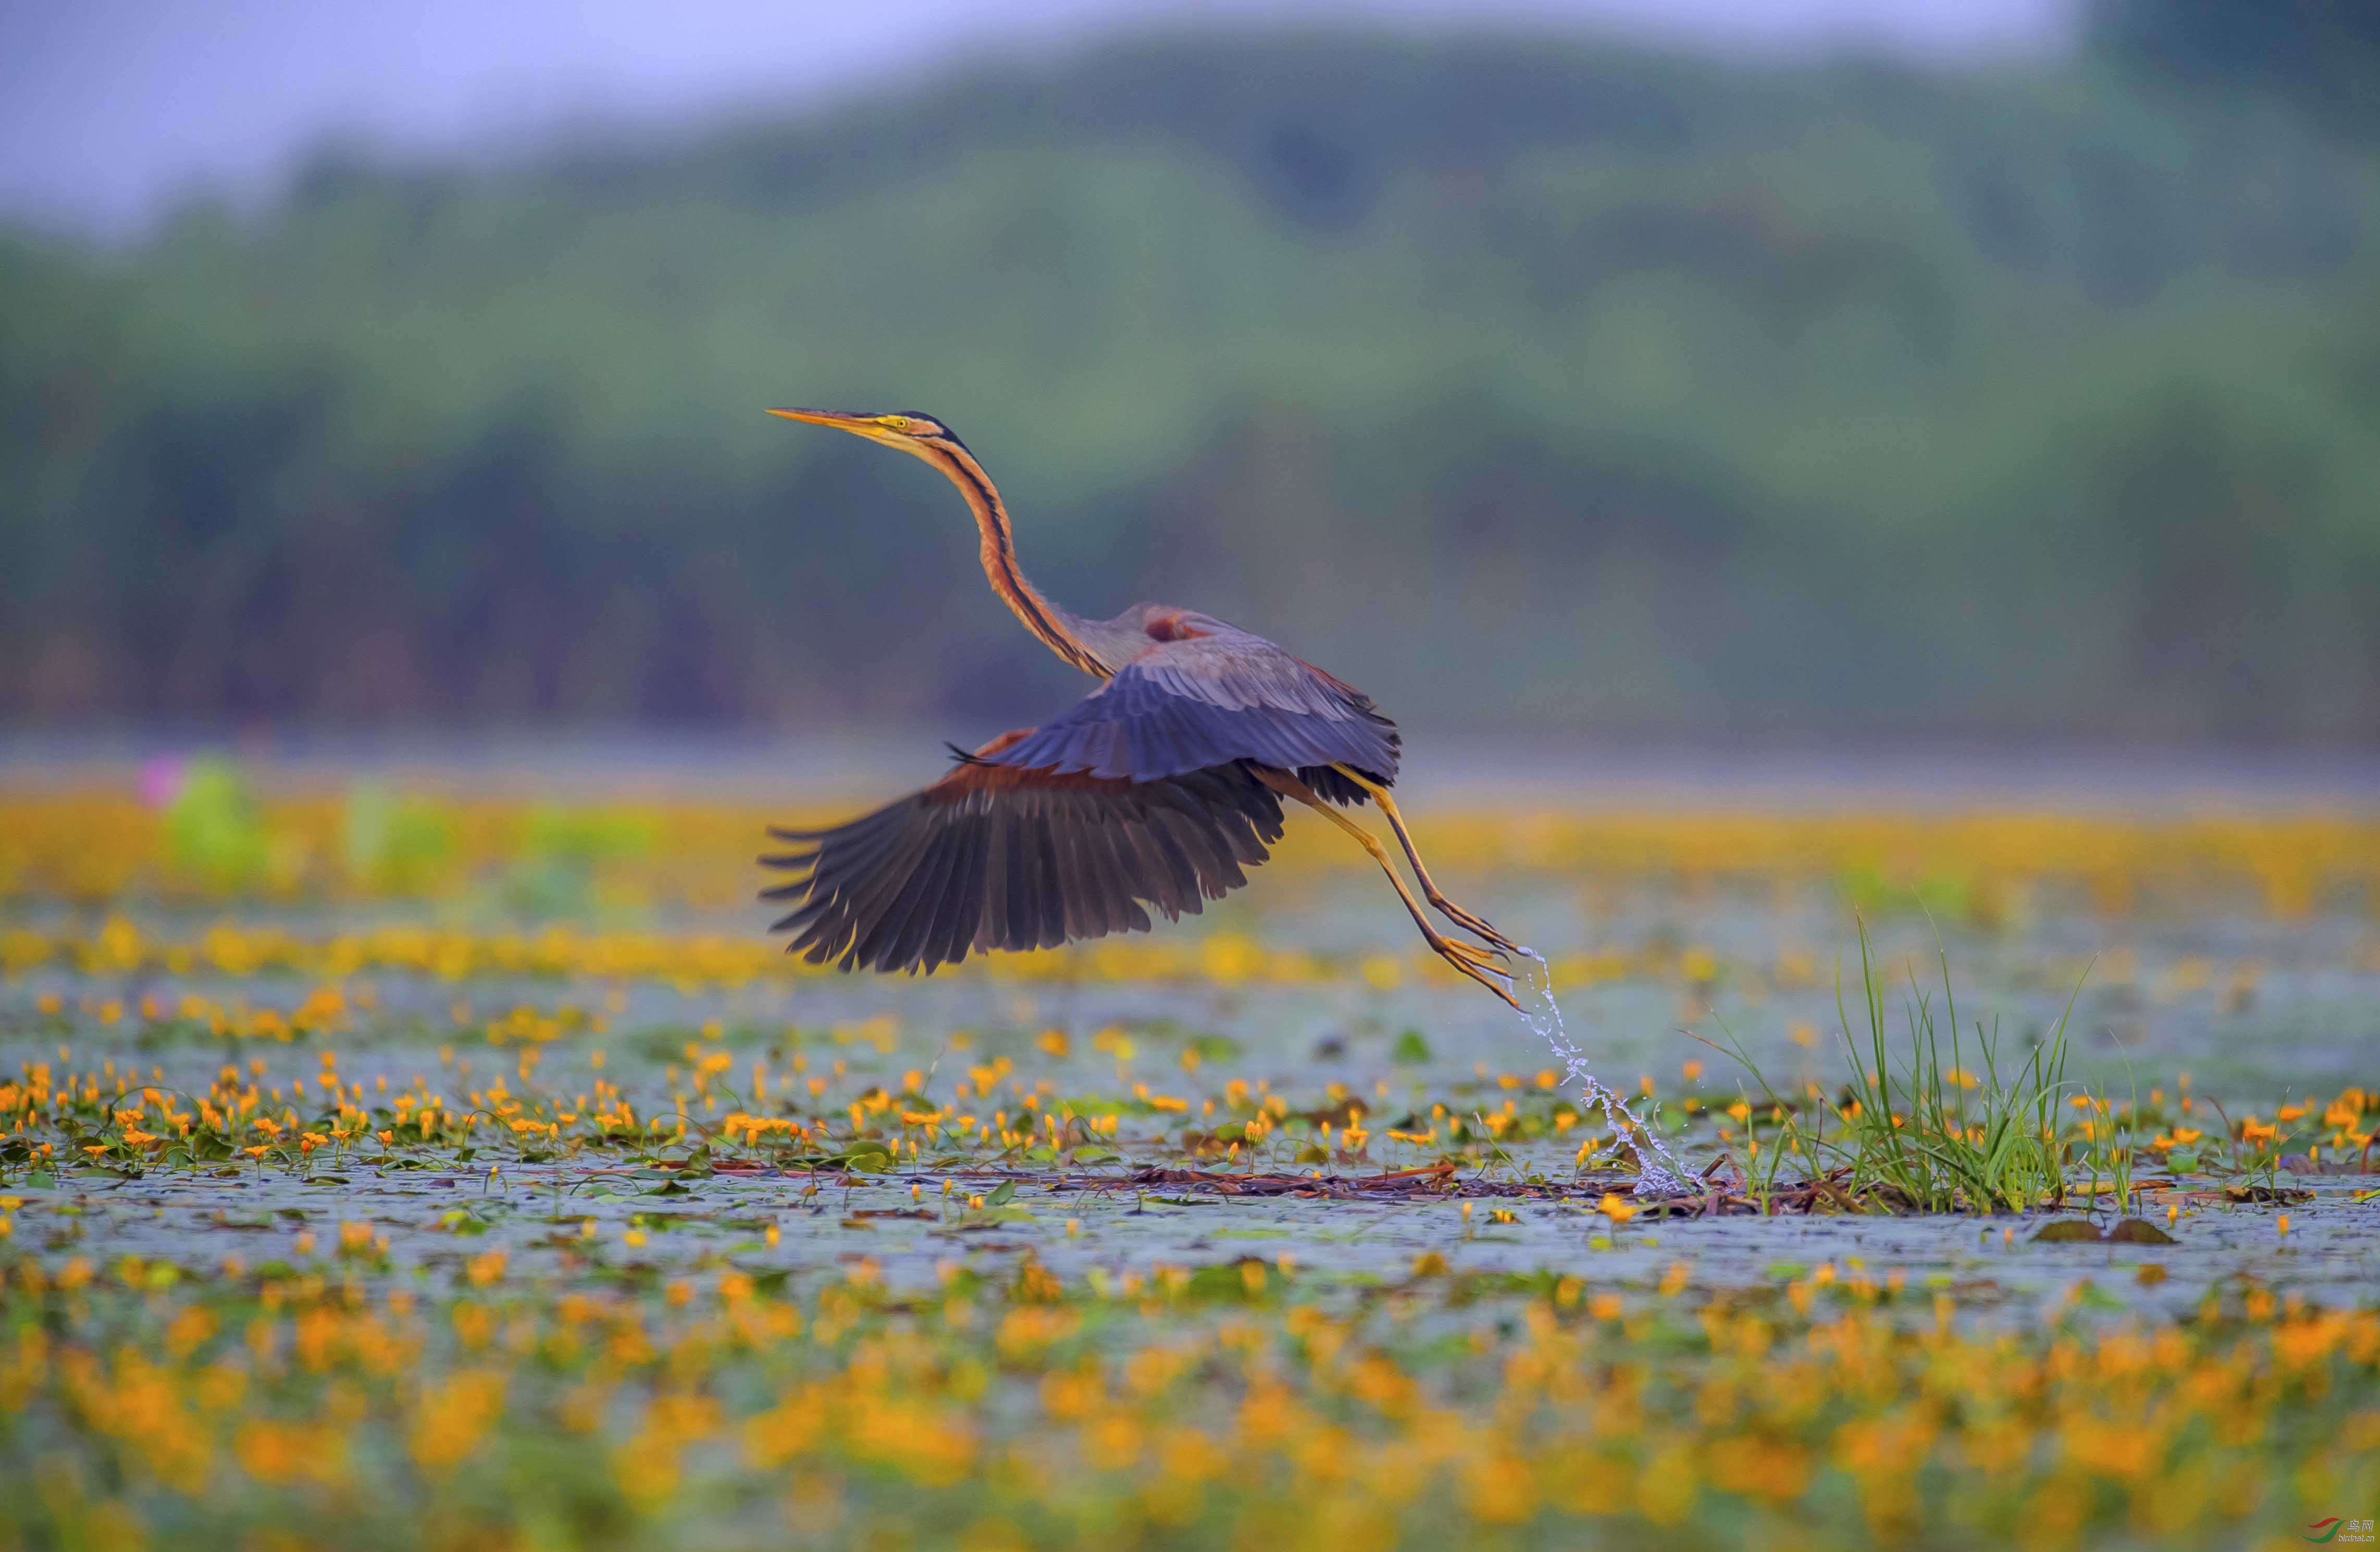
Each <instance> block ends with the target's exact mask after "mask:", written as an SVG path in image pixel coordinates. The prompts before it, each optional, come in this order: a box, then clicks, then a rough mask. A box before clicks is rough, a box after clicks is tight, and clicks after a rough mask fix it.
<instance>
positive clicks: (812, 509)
mask: <svg viewBox="0 0 2380 1552" xmlns="http://www.w3.org/2000/svg"><path fill="white" fill-rule="evenodd" d="M2251 8H2252V9H2253V10H2255V11H2256V13H2257V14H2258V15H2281V14H2283V13H2287V14H2289V15H2291V16H2298V17H2301V18H2311V19H2307V20H2305V21H2304V23H2303V28H2304V31H2305V36H2304V37H2303V38H2302V39H2300V40H2299V41H2298V43H2289V40H2288V39H2286V38H2275V37H2271V36H2265V35H2261V34H2260V35H2259V36H2260V37H2263V38H2264V42H2263V43H2260V44H2259V46H2256V47H2245V46H2242V45H2240V43H2237V41H2236V40H2235V39H2233V38H2232V37H2231V33H2230V31H2228V30H2230V29H2233V28H2234V26H2235V24H2236V21H2237V17H2238V14H2239V10H2240V8H2239V7H2237V6H2228V7H2227V6H2223V5H2221V4H2218V3H2216V0H2189V3H2183V0H2172V3H2169V4H2161V5H2149V4H2146V3H2145V0H2144V3H2143V4H2139V5H2111V6H2103V7H2102V8H2101V9H2100V10H2099V11H2098V12H2097V13H2095V26H2094V29H2093V31H2092V33H2091V38H2092V42H2091V43H2090V45H2089V46H2087V47H2085V48H2083V50H2081V51H2079V52H2078V53H2077V54H2076V55H2073V56H2071V57H2068V58H2064V59H2059V60H2054V61H2039V62H2033V63H2027V64H2022V65H2003V66H1998V67H1990V68H1986V69H1978V70H1972V71H1965V72H1957V73H1950V72H1943V71H1936V70H1928V69H1922V68H1918V67H1910V66H1903V65H1894V64H1889V63H1884V62H1876V61H1864V62H1863V61H1846V62H1834V63H1825V64H1803V65H1794V66H1785V65H1776V64H1757V63H1748V62H1742V61H1718V60H1712V59H1706V58H1699V57H1694V56H1687V55H1671V54H1664V53H1658V52H1650V51H1646V50H1643V49H1638V48H1633V47H1623V46H1618V45H1609V44H1598V43H1584V42H1552V41H1548V40H1546V39H1539V38H1495V37H1486V36H1482V37H1472V38H1464V39H1460V40H1448V39H1437V40H1424V39H1416V38H1412V37H1406V36H1400V35H1386V34H1367V33H1312V34H1277V35H1267V36H1257V37H1240V38H1232V37H1215V36H1208V37H1199V38H1196V39H1175V40H1168V41H1150V42H1143V43H1134V44H1130V45H1123V46H1115V47H1111V48H1109V49H1106V50H1104V51H1101V52H1097V53H1092V54H1089V55H1083V56H1079V57H1077V58H1075V59H1072V60H1070V61H1067V62H1064V63H1062V64H1057V65H1051V66H1046V67H1023V66H1007V67H983V68H980V69H978V70H976V71H974V72H972V73H969V74H965V75H963V76H960V77H957V78H953V79H944V80H941V81H940V82H937V83H934V84H931V85H929V86H926V87H921V88H916V89H911V90H906V91H904V92H899V93H896V94H888V95H883V96H879V97H876V98H873V99H869V100H865V101H861V102H858V103H855V104H848V105H845V106H844V107H842V108H840V109H838V110H836V111H834V112H832V113H831V114H828V115H825V116H811V117H806V118H802V119H799V120H795V121H790V122H762V121H748V122H740V123H737V124H734V125H730V126H727V127H723V128H710V129H708V130H705V131H702V132H700V133H688V134H683V135H674V136H672V135H656V134H651V133H645V134H641V135H638V136H637V137H634V138H628V137H623V138H619V139H616V140H612V141H600V142H581V143H577V144H573V145H571V146H568V147H566V148H562V149H558V150H553V151H549V152H547V153H540V155H538V156H536V157H534V158H532V159H525V160H520V161H516V162H514V163H509V164H498V165H469V166H447V167H413V166H399V165H385V164H383V163H378V162H375V161H373V160H371V159H370V158H365V157H358V156H346V155H338V154H324V155H322V156H320V157H318V158H317V159H316V160H315V161H314V162H313V163H312V164H311V165H310V166H309V167H308V169H307V170H306V171H305V172H304V173H303V175H302V176H300V177H297V179H296V180H295V181H294V182H293V183H292V185H291V186H290V187H289V188H288V189H287V190H286V192H285V195H284V196H283V197H282V198H280V199H279V200H277V201H276V202H273V204H272V205H271V206H270V207H269V208H266V209H263V210H261V211H242V210H238V209H235V208H232V207H230V206H228V205H225V204H222V203H198V204H194V205H191V206H189V207H188V208H186V209H184V210H182V211H180V212H179V213H177V214H176V215H174V216H173V217H172V218H171V219H170V220H169V221H167V222H166V223H164V225H163V226H162V227H161V228H160V229H158V230H157V231H155V232H154V233H153V234H152V235H151V236H149V237H147V238H143V239H142V240H140V242H138V243H137V244H134V245H130V246H126V247H121V248H106V247H97V246H82V245H78V244H74V243H70V242H67V241H63V240H58V239H53V238H39V237H36V236H34V235H31V234H29V233H22V232H19V233H16V234H13V235H8V236H5V237H0V469H5V470H6V476H5V480H0V716H6V717H9V718H12V719H18V720H24V719H91V718H95V717H134V718H156V717H166V718H208V719H212V718H226V717H238V718H249V717H256V716H307V717H320V718H327V719H334V720H358V719H377V718H407V719H416V718H436V719H445V720H467V721H468V720H485V719H495V718H506V719H532V720H540V721H551V720H565V719H567V720H579V719H593V720H602V719H620V718H640V719H661V720H694V721H739V722H748V723H761V724H769V723H776V722H784V723H793V722H795V721H800V720H806V719H813V718H819V717H826V716H834V715H860V714H866V715H892V716H908V715H928V714H932V713H935V712H938V711H943V710H946V709H953V708H957V707H965V708H967V709H968V711H969V714H970V715H971V716H973V717H974V718H976V719H977V720H980V721H984V722H985V723H986V724H987V725H988V726H991V727H996V726H1000V725H1002V722H1001V720H1000V719H1003V718H1015V717H1027V718H1029V717H1031V716H1033V715H1037V714H1045V713H1047V712H1048V711H1050V709H1052V708H1053V707H1054V706H1056V705H1058V704H1061V703H1062V701H1063V698H1066V697H1070V696H1072V695H1073V694H1075V693H1076V692H1077V691H1078V690H1079V688H1080V685H1079V681H1078V680H1076V679H1075V678H1074V677H1073V676H1071V675H1070V674H1069V673H1068V672H1067V671H1066V670H1065V669H1063V668H1062V666H1059V665H1057V664H1056V663H1055V662H1054V661H1053V660H1050V659H1049V658H1048V656H1047V654H1044V653H1043V652H1042V651H1041V649H1039V648H1038V647H1037V646H1035V645H1034V644H1033V643H1032V642H1029V641H1028V640H1026V638H1025V637H1024V636H1023V634H1022V633H1021V632H1018V631H1017V630H1016V629H1014V626H1013V624H1012V622H1011V621H1010V620H1009V619H1008V617H1007V616H1006V615H1005V613H1004V612H1003V611H1002V609H1001V607H1000V605H998V604H997V603H996V602H995V601H993V600H992V599H991V598H990V595H989V593H987V592H986V591H985V589H984V588H983V586H982V584H981V581H980V580H979V577H978V576H977V573H976V570H975V552H974V544H973V543H972V539H971V536H970V535H969V533H968V532H967V531H966V529H965V522H966V518H965V511H964V508H963V507H961V506H960V505H959V504H958V502H957V500H956V499H955V497H954V495H953V493H952V492H950V491H949V489H948V488H947V487H946V486H944V485H943V484H942V483H941V481H940V480H939V479H938V478H937V477H936V476H934V475H933V474H932V473H931V472H930V471H929V470H925V469H923V468H922V467H920V466H918V465H917V464H914V463H911V462H909V461H907V460H905V459H901V458H895V457H892V456H891V455H889V454H887V453H885V452H883V451H881V450H880V449H876V448H872V447H869V446H866V445H864V444H862V443H860V442H858V441H856V439H852V438H846V437H838V436H835V435H832V434H829V433H826V432H822V431H815V430H811V429H808V428H800V427H795V426H790V425H787V424H785V423H784V422H776V421H770V420H767V419H765V418H764V417H762V416H761V415H760V414H759V408H760V407H761V406H763V405H768V404H782V403H822V404H827V405H832V406H837V407H847V408H858V409H901V408H912V407H915V408H923V409H929V410H931V411H933V412H934V413H936V414H938V415H941V416H942V417H943V418H944V419H946V420H947V421H949V422H951V423H952V424H953V425H954V426H955V427H957V428H958V430H959V432H960V433H961V434H962V435H964V436H965V437H966V438H967V440H968V442H969V444H970V445H971V446H973V447H974V448H975V449H976V451H977V453H978V454H979V455H980V456H981V457H982V458H984V459H985V461H986V463H987V464H988V465H989V466H990V469H991V470H992V471H993V473H994V475H995V477H996V478H998V479H999V480H1000V481H1001V482H1002V487H1003V489H1004V490H1005V491H1006V493H1007V494H1008V495H1009V498H1010V504H1011V506H1012V507H1014V510H1015V512H1016V514H1017V518H1018V521H1019V525H1020V549H1021V551H1022V553H1023V556H1024V558H1025V562H1026V567H1027V568H1028V569H1030V570H1031V571H1032V572H1033V573H1034V574H1035V575H1036V577H1037V579H1038V580H1040V581H1041V583H1042V584H1043V585H1044V586H1045V587H1046V588H1048V589H1049V590H1050V591H1051V592H1052V593H1055V594H1056V595H1057V596H1058V597H1060V598H1062V599H1063V600H1065V601H1067V602H1068V603H1070V604H1072V605H1075V607H1077V608H1079V609H1082V610H1084V611H1085V612H1091V613H1107V612H1110V611H1111V610H1113V609H1115V608H1119V607H1122V606H1123V605H1125V604H1128V603H1131V602H1132V601H1134V600H1135V599H1136V598H1141V597H1148V596H1154V597H1159V598H1164V599H1170V600H1172V601H1177V602H1184V603H1189V604H1193V605H1197V606H1199V607H1202V608H1206V609H1208V610H1210V611H1212V612H1214V613H1217V614H1220V615H1223V616H1224V617H1229V618H1233V619H1235V620H1237V621H1239V622H1240V623H1243V624H1245V625H1246V626H1248V627H1250V628H1251V629H1258V630H1261V631H1264V632H1266V633H1268V634H1269V635H1272V636H1274V637H1276V638H1278V639H1280V640H1281V641H1283V642H1286V643H1288V644H1290V645H1291V646H1292V647H1293V649H1294V650H1297V651H1299V652H1301V653H1302V654H1304V655H1306V656H1309V657H1312V658H1314V659H1316V660H1317V661H1320V662H1323V663H1325V664H1327V665H1330V666H1334V667H1335V668H1337V669H1338V670H1339V671H1340V672H1342V673H1344V674H1347V675H1350V676H1352V677H1354V678H1356V679H1357V680H1359V681H1360V682H1362V683H1363V684H1364V685H1366V688H1368V689H1370V690H1373V691H1374V692H1375V693H1376V694H1378V696H1380V698H1381V699H1382V700H1383V702H1384V703H1387V704H1388V705H1389V706H1390V708H1391V710H1393V711H1396V712H1398V713H1399V714H1401V715H1408V716H1414V715H1428V716H1434V717H1437V718H1439V719H1441V720H1444V721H1450V722H1468V723H1474V724H1476V725H1479V726H1482V727H1530V728H1540V729H1543V730H1546V731H1548V732H1552V733H1557V734H1560V733H1570V732H1573V731H1576V730H1578V729H1580V728H1581V727H1586V728H1599V729H1606V730H1617V729H1623V728H1625V729H1633V730H1639V731H1643V730H1669V731H1677V732H1687V733H1699V734H1726V733H1733V732H1745V733H1750V734H1755V735H1761V736H1771V735H1781V734H1804V735H1806V734H1812V733H1825V732H1837V731H1853V732H1878V733H1956V734H1967V735H1977V736H1990V735H2001V734H2076V733H2081V734H2087V735H2093V736H2117V737H2141V738H2184V739H2206V738H2213V739H2291V740H2314V741H2359V742H2367V741H2370V740H2372V739H2375V738H2380V606H2375V605H2380V284H2375V283H2380V263H2375V255H2376V254H2380V153H2375V149H2374V135H2373V134H2372V133H2371V130H2372V128H2373V124H2374V109H2373V104H2374V102H2375V101H2380V93H2375V92H2373V91H2372V90H2370V89H2369V87H2370V83H2371V82H2372V81H2373V80H2374V79H2380V78H2375V75H2374V70H2373V61H2374V59H2375V58H2380V52H2375V51H2374V47H2373V46H2372V40H2373V31H2372V29H2371V27H2370V26H2369V25H2368V24H2359V22H2358V21H2357V19H2356V18H2360V17H2369V16H2372V15H2374V14H2380V13H2375V12H2374V11H2372V10H2364V9H2362V8H2360V7H2358V8H2355V11H2354V14H2353V15H2352V16H2350V15H2349V14H2348V8H2346V7H2337V8H2336V9H2337V11H2338V18H2343V19H2338V18H2334V19H2337V22H2338V24H2337V26H2336V27H2333V28H2331V30H2330V31H2327V32H2326V31H2325V30H2324V29H2325V26H2327V25H2328V23H2326V22H2325V19H2324V18H2326V17H2330V15H2331V13H2332V11H2333V10H2334V7H2331V6H2325V5H2320V4H2308V5H2305V6H2300V7H2297V8H2295V9H2292V8H2291V7H2289V6H2278V7H2272V8H2266V7H2251ZM2285 45H2286V46H2285ZM2359 48H2360V49H2361V50H2362V52H2361V53H2360V54H2358V53H2357V52H2356V51H2357V50H2358V49H2359Z"/></svg>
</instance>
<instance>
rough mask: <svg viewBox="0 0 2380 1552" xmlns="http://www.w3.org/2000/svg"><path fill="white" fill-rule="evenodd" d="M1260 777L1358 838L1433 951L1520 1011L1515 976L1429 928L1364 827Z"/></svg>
mask: <svg viewBox="0 0 2380 1552" xmlns="http://www.w3.org/2000/svg"><path fill="white" fill-rule="evenodd" d="M1256 776H1257V780H1259V781H1261V782H1263V783H1264V784H1265V785H1266V786H1267V787H1269V788H1272V789H1273V790H1274V791H1276V792H1278V793H1280V794H1281V796H1282V797H1284V798H1293V799H1295V800H1297V801H1299V802H1301V803H1304V804H1305V806H1306V807H1308V808H1310V809H1312V810H1313V811H1314V812H1315V813H1318V814H1320V815H1322V817H1323V818H1325V819H1328V820H1329V821H1330V823H1332V824H1333V825H1338V826H1339V827H1340V828H1341V829H1342V830H1344V831H1346V832H1347V833H1348V834H1349V835H1350V836H1353V837H1354V838H1355V844H1356V845H1358V846H1360V847H1362V848H1363V849H1365V850H1366V851H1368V852H1370V853H1371V854H1372V861H1374V862H1378V863H1379V864H1380V871H1381V872H1382V873H1384V874H1388V875H1389V885H1390V887H1391V888H1393V889H1395V890H1396V892H1397V898H1399V899H1401V900H1403V901H1404V902H1405V910H1407V911H1408V912H1409V913H1411V915H1412V916H1413V919H1414V925H1415V926H1416V927H1419V928H1420V929H1421V935H1422V939H1423V941H1424V942H1426V943H1427V944H1428V945H1429V947H1430V951H1431V952H1432V953H1434V954H1436V955H1437V956H1438V957H1439V959H1444V960H1445V961H1446V962H1447V963H1448V964H1451V965H1452V966H1453V967H1454V968H1455V969H1456V970H1459V971H1461V972H1463V974H1465V975H1467V976H1469V977H1470V978H1471V979H1472V980H1474V981H1476V982H1478V983H1479V984H1481V985H1483V986H1485V987H1487V988H1488V990H1489V991H1491V992H1493V993H1495V994H1496V995H1497V996H1500V997H1502V998H1503V999H1504V1000H1505V1001H1506V1002H1508V1003H1511V1004H1512V1008H1514V1010H1515V1011H1517V1010H1519V1008H1520V1006H1521V1005H1520V1003H1519V1002H1518V1001H1517V1000H1515V999H1514V997H1513V996H1512V986H1511V982H1512V972H1510V971H1507V970H1505V969H1504V968H1503V967H1502V966H1500V965H1499V964H1497V963H1496V961H1495V959H1493V958H1492V957H1490V956H1489V955H1488V953H1486V952H1485V951H1483V950H1481V949H1477V948H1474V947H1471V945H1469V944H1467V943H1457V942H1455V941H1454V940H1453V939H1452V938H1450V937H1448V936H1447V935H1445V934H1443V933H1441V932H1439V930H1438V929H1437V928H1436V927H1433V926H1431V925H1430V924H1429V918H1428V916H1427V915H1426V914H1424V913H1423V910H1422V909H1421V902H1420V901H1419V900H1416V899H1415V898H1413V891H1412V890H1410V889H1408V888H1406V887H1405V881H1404V880H1403V879H1402V878H1399V877H1398V876H1397V867H1396V864H1395V863H1394V862H1390V861H1389V853H1388V849H1387V848H1386V847H1384V846H1382V845H1381V844H1380V843H1379V840H1378V837H1375V836H1374V835H1373V834H1372V832H1371V831H1369V830H1366V829H1365V828H1364V827H1363V826H1362V825H1358V824H1356V823H1355V822H1354V820H1352V819H1350V818H1348V817H1347V816H1346V815H1345V814H1343V813H1340V812H1339V811H1338V810H1337V809H1335V808H1333V807H1331V806H1330V804H1329V803H1326V802H1324V801H1323V800H1321V799H1320V798H1318V797H1317V796H1315V794H1314V789H1313V788H1310V787H1308V786H1306V785H1305V783H1304V782H1302V781H1300V780H1298V779H1297V778H1296V777H1295V776H1291V775H1290V774H1289V773H1287V772H1286V771H1274V770H1268V769H1265V768H1263V767H1261V766H1259V767H1257V768H1256Z"/></svg>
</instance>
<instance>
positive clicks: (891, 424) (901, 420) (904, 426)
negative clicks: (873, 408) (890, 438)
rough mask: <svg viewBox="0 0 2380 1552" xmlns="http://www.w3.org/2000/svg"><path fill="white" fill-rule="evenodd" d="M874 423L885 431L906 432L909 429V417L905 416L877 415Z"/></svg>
mask: <svg viewBox="0 0 2380 1552" xmlns="http://www.w3.org/2000/svg"><path fill="white" fill-rule="evenodd" d="M876 423H877V424H878V425H880V426H882V427H883V428H884V429H885V430H886V431H907V430H908V429H909V417H908V416H906V415H879V416H877V417H876Z"/></svg>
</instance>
